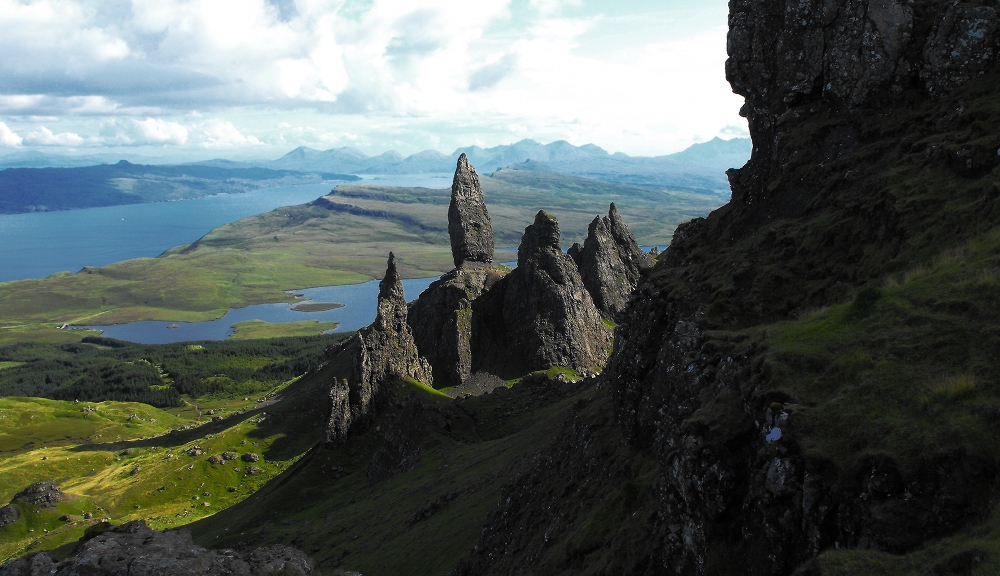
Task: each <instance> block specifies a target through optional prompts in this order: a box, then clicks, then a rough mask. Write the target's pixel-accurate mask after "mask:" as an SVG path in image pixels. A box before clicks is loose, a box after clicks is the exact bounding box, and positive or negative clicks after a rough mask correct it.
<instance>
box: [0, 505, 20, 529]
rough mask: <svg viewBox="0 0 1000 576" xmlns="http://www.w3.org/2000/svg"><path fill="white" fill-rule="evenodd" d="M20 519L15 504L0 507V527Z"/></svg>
mask: <svg viewBox="0 0 1000 576" xmlns="http://www.w3.org/2000/svg"><path fill="white" fill-rule="evenodd" d="M20 519H21V511H20V510H18V509H17V507H16V506H13V505H10V504H8V505H6V506H3V507H0V528H2V527H4V526H6V525H7V524H13V523H14V522H17V521H18V520H20Z"/></svg>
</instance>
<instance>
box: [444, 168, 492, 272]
mask: <svg viewBox="0 0 1000 576" xmlns="http://www.w3.org/2000/svg"><path fill="white" fill-rule="evenodd" d="M448 235H449V236H451V254H452V257H453V258H454V259H455V266H461V265H462V263H464V262H483V263H486V264H489V263H491V262H493V225H492V224H491V223H490V213H489V212H488V211H487V210H486V200H485V199H484V198H483V188H482V186H481V185H480V183H479V175H478V174H476V169H475V168H473V167H472V164H469V159H468V158H467V157H466V156H465V154H462V155H461V156H459V157H458V166H457V167H456V168H455V179H454V181H453V182H452V184H451V205H450V206H448Z"/></svg>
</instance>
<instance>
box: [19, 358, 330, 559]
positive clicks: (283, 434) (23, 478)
mask: <svg viewBox="0 0 1000 576" xmlns="http://www.w3.org/2000/svg"><path fill="white" fill-rule="evenodd" d="M327 378H328V374H326V373H325V372H322V371H320V372H317V373H315V374H312V375H310V376H308V377H305V378H302V379H299V380H295V381H292V382H291V383H289V384H287V385H286V386H284V387H281V388H279V389H277V390H275V391H272V392H269V393H267V394H256V395H252V396H249V397H247V398H246V400H244V399H242V398H236V399H219V400H211V399H202V400H199V401H198V402H197V405H196V404H195V403H194V402H187V403H186V404H185V406H184V407H181V408H176V409H170V410H166V411H165V410H159V409H156V408H152V407H150V406H148V405H145V404H134V403H120V402H101V403H80V404H73V403H70V402H60V401H54V400H44V399H38V398H5V399H0V501H4V502H6V501H7V500H9V499H10V498H11V497H12V496H13V495H14V493H16V492H17V491H19V490H20V489H21V488H23V487H25V486H27V485H28V484H31V483H33V482H38V481H41V480H56V481H58V482H59V483H60V485H61V487H62V488H63V489H64V490H65V491H66V492H67V493H69V494H70V495H72V496H73V497H74V499H73V500H72V501H71V502H69V503H66V504H64V505H60V506H59V507H58V509H56V510H36V509H34V508H33V507H30V506H24V505H22V506H20V507H21V508H22V516H23V517H24V518H25V520H23V521H21V522H16V523H14V524H10V525H7V526H4V527H0V559H3V558H8V557H11V556H14V555H18V554H21V553H23V552H24V551H25V550H43V549H53V548H56V547H59V546H61V545H63V544H66V543H69V542H72V541H75V540H76V539H78V538H79V537H80V536H81V535H82V533H83V530H84V529H85V528H86V526H88V525H90V524H91V523H93V521H86V520H83V518H82V514H83V513H84V512H91V513H92V514H93V515H94V516H95V518H97V519H101V518H110V519H112V520H113V521H114V522H116V523H118V522H124V521H128V520H131V519H137V518H143V519H146V520H147V522H149V523H150V525H152V526H155V527H157V528H169V527H173V526H179V525H184V524H188V523H190V522H192V521H193V520H197V519H200V518H204V517H206V516H209V515H211V514H214V513H216V512H218V511H219V510H223V509H226V508H227V507H229V506H232V505H234V504H236V503H238V502H240V501H242V500H243V499H245V498H247V497H248V496H250V495H251V494H253V493H255V492H256V491H258V490H259V489H260V488H261V487H262V486H264V485H265V484H266V483H267V482H268V480H270V479H271V478H274V477H275V476H276V475H278V474H280V473H281V472H282V471H284V470H286V469H287V468H288V467H289V466H291V465H292V464H294V463H295V462H296V461H297V460H298V459H299V458H300V457H301V456H302V455H303V454H304V453H306V451H308V450H309V448H310V447H311V446H313V445H314V444H315V443H316V442H317V441H318V440H319V438H320V436H319V435H320V432H321V428H320V427H319V426H318V424H317V423H318V422H320V421H321V420H322V418H323V416H324V413H323V412H324V406H323V405H322V403H317V402H315V398H316V397H317V396H321V395H322V394H323V392H324V389H323V386H324V385H325V383H326V382H327ZM84 407H96V412H84V411H83V408H84ZM208 410H216V411H220V410H221V412H222V414H223V420H221V421H214V420H213V417H212V416H209V415H207V414H206V413H207V411H208ZM133 414H134V415H135V418H131V419H130V417H131V416H132V415H133ZM193 446H199V447H201V449H202V450H203V454H202V455H200V456H197V457H193V456H189V455H187V454H185V453H184V451H185V450H187V449H189V448H191V447H193ZM126 450H130V452H126ZM226 450H232V451H235V452H237V453H238V454H244V453H247V452H254V453H257V454H260V456H261V460H260V461H259V462H257V463H255V464H253V465H254V466H257V467H258V468H259V469H260V472H259V473H257V474H254V475H252V476H248V475H246V467H247V466H248V464H247V463H245V462H242V461H240V460H236V461H232V462H227V463H225V464H212V463H210V462H209V461H208V458H209V457H210V456H212V455H216V454H221V453H222V452H224V451H226ZM136 468H138V471H137V472H136V473H135V474H133V473H132V471H133V469H136ZM237 469H240V471H239V472H238V471H237ZM160 488H163V489H162V490H160ZM196 497H197V498H196ZM206 503H207V505H206ZM62 514H70V516H71V521H70V522H63V521H60V520H58V517H59V516H61V515H62ZM29 530H33V532H31V531H29ZM46 531H47V532H46Z"/></svg>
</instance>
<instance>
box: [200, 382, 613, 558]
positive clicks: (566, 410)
mask: <svg viewBox="0 0 1000 576" xmlns="http://www.w3.org/2000/svg"><path fill="white" fill-rule="evenodd" d="M505 392H506V391H505ZM539 392H541V390H536V391H534V392H530V393H529V391H521V392H518V388H517V387H515V390H512V391H510V392H506V393H505V394H499V393H493V394H488V395H486V396H482V397H475V398H469V399H465V400H461V401H453V400H452V399H450V398H448V397H446V396H444V395H443V394H441V392H440V391H436V390H433V389H430V388H427V387H426V386H422V385H419V384H417V383H414V382H405V383H403V382H401V383H399V384H398V386H397V388H396V389H395V391H394V392H393V394H394V396H395V398H396V400H395V402H398V404H396V406H405V405H406V402H404V401H403V398H405V397H406V396H408V395H411V394H412V395H415V396H416V399H417V400H418V401H419V402H422V403H423V407H422V408H421V409H420V410H419V412H418V414H419V416H418V417H417V421H416V422H415V423H414V422H412V421H408V420H407V419H405V418H403V417H402V414H403V413H404V412H405V410H406V409H405V408H393V407H391V406H393V404H394V403H393V402H390V408H389V409H387V410H386V411H385V412H384V413H383V414H382V415H381V416H379V418H378V419H377V420H376V422H375V423H374V424H373V425H372V426H371V427H370V428H369V429H368V431H366V432H365V433H363V434H358V435H354V436H352V438H351V439H350V441H349V442H348V443H346V444H345V445H343V446H341V447H338V448H335V449H317V450H314V451H312V452H310V453H309V454H308V455H307V456H306V457H305V458H303V459H302V464H301V465H300V466H296V467H295V468H294V469H291V470H289V471H288V472H286V473H285V474H284V475H282V476H281V477H280V478H279V481H278V482H276V483H274V484H273V485H272V486H268V487H265V488H264V489H263V490H262V491H261V492H259V493H258V494H255V495H254V496H252V497H251V498H249V499H247V500H246V501H244V502H243V503H242V504H240V505H237V506H234V507H232V508H230V509H227V510H226V511H225V512H224V513H222V514H219V515H217V516H213V517H211V518H207V519H205V520H204V521H201V522H197V523H195V524H193V525H192V526H191V529H192V532H193V534H194V535H195V538H196V540H197V541H198V542H200V543H203V544H206V545H213V546H234V545H239V544H241V543H246V544H249V545H254V546H256V545H261V544H266V543H272V542H284V543H292V545H295V546H297V547H299V548H300V549H302V550H304V551H306V552H308V553H310V554H311V555H313V557H314V558H316V559H317V560H318V561H319V562H320V563H321V565H322V566H323V567H324V568H327V569H329V568H332V567H337V566H339V567H342V568H346V569H351V570H359V571H361V572H362V573H365V574H367V573H372V574H404V573H405V574H414V575H419V574H446V573H448V572H449V571H450V570H451V569H452V568H453V567H454V566H455V563H456V562H457V561H458V559H459V558H461V557H462V556H463V555H464V554H465V553H467V551H468V550H469V549H470V548H471V547H472V545H474V544H475V542H476V540H477V539H478V538H479V533H480V530H481V527H482V523H483V520H484V518H485V517H486V514H487V512H488V511H489V510H490V509H491V508H493V507H494V506H495V503H496V501H497V499H498V498H499V496H500V493H501V489H502V487H503V485H504V484H505V483H506V482H507V481H508V480H509V478H510V475H511V474H512V473H513V471H515V470H518V469H520V468H521V466H522V464H523V463H525V462H530V461H531V455H532V454H534V453H535V452H536V451H537V450H539V449H540V447H542V446H545V445H546V444H547V442H548V441H549V439H551V438H552V437H553V436H554V435H555V434H557V433H559V431H560V430H562V429H563V426H565V425H566V423H567V422H569V421H571V420H572V418H573V414H574V411H573V409H572V407H573V406H579V405H581V404H582V403H585V402H587V401H589V399H591V398H592V397H593V396H594V394H595V393H596V391H594V390H593V389H592V388H589V387H588V388H586V389H582V388H581V389H580V390H578V391H577V392H576V395H571V396H570V397H568V398H561V399H556V400H548V401H544V400H540V399H539V398H538V396H536V395H535V394H537V393H539ZM580 395H584V396H587V397H588V400H587V401H581V400H580ZM597 408H600V409H602V410H606V409H607V407H606V405H603V404H601V405H599V406H597V405H595V409H597ZM605 421H608V422H610V420H609V419H606V420H605ZM397 422H408V424H405V426H406V427H405V428H404V429H403V432H405V435H406V437H408V438H411V439H413V441H414V442H416V443H417V444H418V446H419V448H418V452H419V456H418V457H416V458H414V459H413V460H412V462H413V464H412V466H411V467H406V468H404V469H402V470H399V471H397V472H395V473H393V474H391V475H390V476H389V477H388V478H383V479H378V480H373V479H371V478H370V477H369V476H368V474H367V470H368V468H369V465H370V463H371V462H373V460H374V455H375V454H376V453H378V452H379V451H380V449H381V447H382V446H383V443H384V441H385V440H384V438H385V437H386V434H387V433H390V434H393V433H391V432H389V431H390V430H391V429H392V427H393V426H394V425H396V423H397ZM445 422H447V425H446V427H442V425H443V424H444V423H445ZM611 436H614V435H613V434H612V435H611ZM609 441H613V440H609ZM609 504H610V505H612V507H614V505H613V503H610V502H609ZM628 513H629V512H628V508H627V507H620V506H619V507H618V512H616V514H618V515H621V514H628ZM416 550H419V551H420V553H419V554H415V553H414V551H416Z"/></svg>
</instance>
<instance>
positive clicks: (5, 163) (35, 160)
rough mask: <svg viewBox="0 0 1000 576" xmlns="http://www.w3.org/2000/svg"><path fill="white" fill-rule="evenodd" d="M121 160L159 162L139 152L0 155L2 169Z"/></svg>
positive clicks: (66, 165) (88, 164)
mask: <svg viewBox="0 0 1000 576" xmlns="http://www.w3.org/2000/svg"><path fill="white" fill-rule="evenodd" d="M119 160H128V161H129V162H133V163H136V164H139V163H141V164H156V163H157V162H156V159H155V158H149V157H146V156H140V155H138V154H121V153H114V154H112V153H102V154H86V155H82V156H68V155H62V154H48V153H45V152H37V151H34V150H26V151H23V152H12V153H10V154H4V155H3V156H0V170H2V169H4V168H79V167H83V166H96V165H98V164H114V163H116V162H118V161H119Z"/></svg>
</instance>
